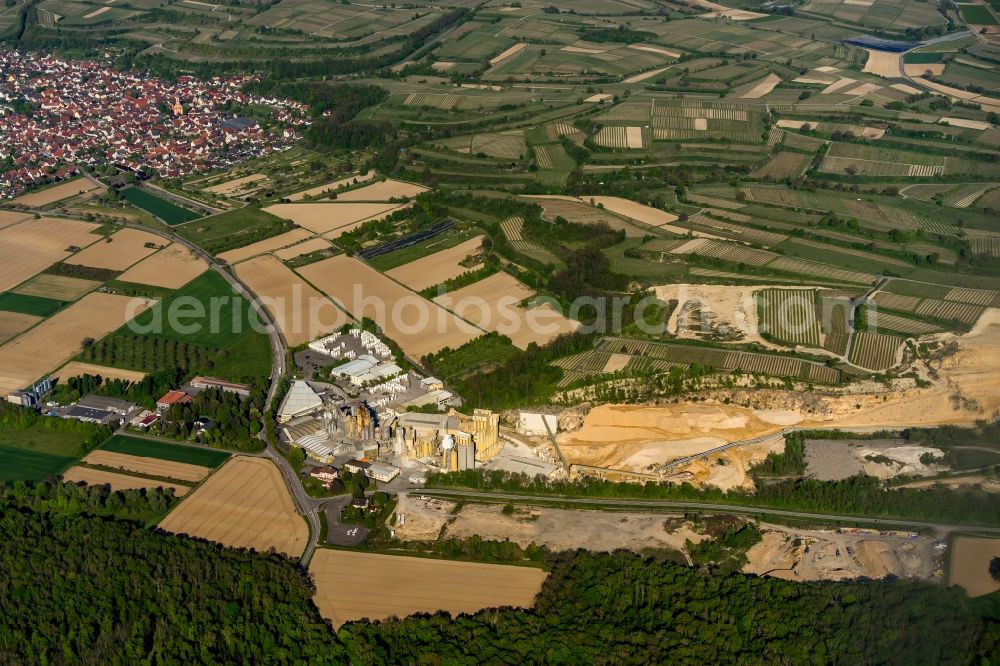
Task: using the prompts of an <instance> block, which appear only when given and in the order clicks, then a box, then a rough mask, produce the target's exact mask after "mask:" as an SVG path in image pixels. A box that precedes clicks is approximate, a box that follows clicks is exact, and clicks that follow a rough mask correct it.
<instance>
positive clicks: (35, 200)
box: [10, 178, 104, 208]
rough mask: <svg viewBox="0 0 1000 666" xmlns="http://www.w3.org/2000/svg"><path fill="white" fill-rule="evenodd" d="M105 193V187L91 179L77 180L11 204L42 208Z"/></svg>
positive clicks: (15, 200)
mask: <svg viewBox="0 0 1000 666" xmlns="http://www.w3.org/2000/svg"><path fill="white" fill-rule="evenodd" d="M103 191H104V186H103V185H98V184H96V183H94V181H92V180H90V179H89V178H77V179H75V180H70V181H67V182H65V183H59V184H58V185H53V186H52V187H46V188H45V189H44V190H38V191H37V192H29V193H28V194H23V195H21V196H19V197H17V198H16V199H13V200H11V202H10V203H12V204H15V205H18V206H27V207H28V208H41V207H42V206H48V205H49V204H53V203H55V202H57V201H62V200H63V199H69V198H70V197H75V196H77V195H79V194H93V193H94V192H103Z"/></svg>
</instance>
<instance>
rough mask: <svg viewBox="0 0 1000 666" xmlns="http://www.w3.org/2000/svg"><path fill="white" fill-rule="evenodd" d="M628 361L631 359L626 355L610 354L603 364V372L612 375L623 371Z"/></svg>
mask: <svg viewBox="0 0 1000 666" xmlns="http://www.w3.org/2000/svg"><path fill="white" fill-rule="evenodd" d="M630 360H632V357H631V356H629V355H628V354H612V355H611V357H610V358H608V361H607V363H605V364H604V372H606V373H612V372H618V371H619V370H623V369H624V368H625V366H626V365H628V362H629V361H630Z"/></svg>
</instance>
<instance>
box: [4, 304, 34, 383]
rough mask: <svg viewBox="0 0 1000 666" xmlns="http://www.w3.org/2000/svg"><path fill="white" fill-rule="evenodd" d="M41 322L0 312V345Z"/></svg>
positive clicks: (29, 316)
mask: <svg viewBox="0 0 1000 666" xmlns="http://www.w3.org/2000/svg"><path fill="white" fill-rule="evenodd" d="M41 320H42V318H41V317H36V316H35V315H29V314H21V313H20V312H2V311H0V343H3V342H7V341H8V340H10V339H11V338H12V337H14V336H15V335H18V334H19V333H23V332H24V331H27V330H28V329H29V328H31V327H32V326H34V325H35V324H37V323H38V322H40V321H41ZM0 397H2V396H0Z"/></svg>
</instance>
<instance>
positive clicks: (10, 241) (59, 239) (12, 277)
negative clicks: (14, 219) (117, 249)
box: [0, 217, 103, 291]
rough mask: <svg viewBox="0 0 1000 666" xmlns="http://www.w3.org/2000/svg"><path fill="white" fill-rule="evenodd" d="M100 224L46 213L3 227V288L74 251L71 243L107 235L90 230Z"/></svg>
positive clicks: (0, 265)
mask: <svg viewBox="0 0 1000 666" xmlns="http://www.w3.org/2000/svg"><path fill="white" fill-rule="evenodd" d="M96 228H97V225H96V224H91V223H89V222H79V221H77V220H66V219H62V218H54V217H43V218H41V219H39V220H27V221H25V222H21V223H20V224H15V225H13V226H10V227H7V228H5V229H2V230H0V291H7V290H8V289H10V288H12V287H15V286H17V285H18V284H20V283H22V282H24V281H25V280H27V279H28V278H30V277H31V276H32V275H35V274H36V273H38V272H40V271H42V270H44V269H46V268H48V267H49V266H51V265H52V264H54V263H55V262H57V261H60V260H62V259H65V258H66V257H68V256H69V255H70V253H69V252H67V251H66V248H68V247H70V246H76V247H86V246H87V245H90V244H91V243H93V242H95V241H98V240H101V239H103V236H98V235H96V234H92V233H90V232H91V231H93V230H94V229H96Z"/></svg>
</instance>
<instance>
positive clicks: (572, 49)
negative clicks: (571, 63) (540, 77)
mask: <svg viewBox="0 0 1000 666" xmlns="http://www.w3.org/2000/svg"><path fill="white" fill-rule="evenodd" d="M559 50H560V51H565V52H566V53H604V52H605V51H606V50H607V49H587V48H584V47H582V46H564V47H562V48H561V49H559Z"/></svg>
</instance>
